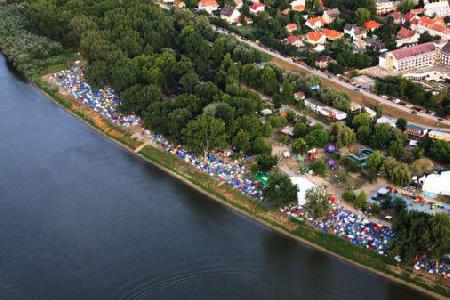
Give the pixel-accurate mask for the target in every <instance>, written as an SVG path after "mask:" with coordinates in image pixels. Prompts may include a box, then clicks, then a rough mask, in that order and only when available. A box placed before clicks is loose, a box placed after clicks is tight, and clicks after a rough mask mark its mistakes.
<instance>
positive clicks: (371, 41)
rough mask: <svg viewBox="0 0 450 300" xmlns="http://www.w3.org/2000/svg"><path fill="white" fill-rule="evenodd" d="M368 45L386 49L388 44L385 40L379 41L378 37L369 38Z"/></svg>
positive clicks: (377, 48)
mask: <svg viewBox="0 0 450 300" xmlns="http://www.w3.org/2000/svg"><path fill="white" fill-rule="evenodd" d="M366 42H367V46H368V47H371V48H374V49H376V50H382V49H386V45H385V44H384V43H383V42H380V41H377V40H376V39H368V40H367V41H366Z"/></svg>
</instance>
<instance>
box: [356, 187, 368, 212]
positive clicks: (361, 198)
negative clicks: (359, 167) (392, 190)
mask: <svg viewBox="0 0 450 300" xmlns="http://www.w3.org/2000/svg"><path fill="white" fill-rule="evenodd" d="M366 204H367V194H366V192H364V191H362V190H361V191H360V192H359V194H358V196H356V198H355V202H354V205H355V207H357V208H363V207H365V206H366Z"/></svg>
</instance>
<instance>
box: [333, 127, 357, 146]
mask: <svg viewBox="0 0 450 300" xmlns="http://www.w3.org/2000/svg"><path fill="white" fill-rule="evenodd" d="M331 131H332V134H335V138H336V144H337V146H338V147H339V148H340V147H344V146H350V145H351V144H353V143H354V142H355V132H354V131H353V129H351V128H350V127H347V126H345V124H344V123H343V122H336V123H334V124H333V126H332V129H331Z"/></svg>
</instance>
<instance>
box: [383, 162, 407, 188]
mask: <svg viewBox="0 0 450 300" xmlns="http://www.w3.org/2000/svg"><path fill="white" fill-rule="evenodd" d="M382 172H383V174H384V176H385V177H386V178H387V179H388V180H389V181H390V182H391V183H392V184H394V185H398V186H406V185H407V184H408V183H409V182H410V180H411V173H410V172H409V167H408V165H407V164H405V163H399V162H398V161H396V160H395V158H393V157H391V156H389V157H388V158H386V159H385V160H384V163H383V167H382Z"/></svg>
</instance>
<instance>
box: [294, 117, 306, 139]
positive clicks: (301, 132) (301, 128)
mask: <svg viewBox="0 0 450 300" xmlns="http://www.w3.org/2000/svg"><path fill="white" fill-rule="evenodd" d="M308 132H309V126H308V124H306V123H305V122H300V121H299V122H297V123H295V126H294V137H305V136H306V135H307V134H308Z"/></svg>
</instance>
